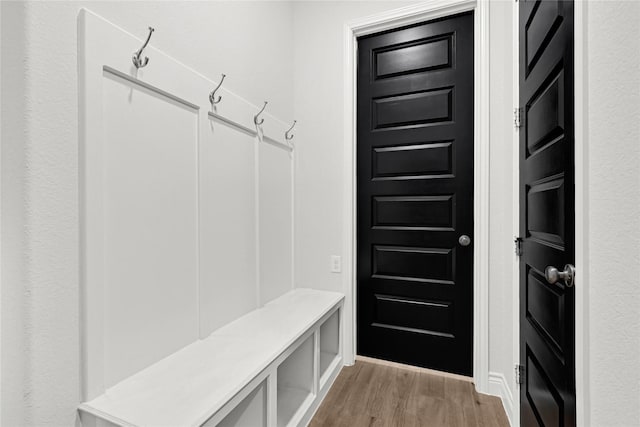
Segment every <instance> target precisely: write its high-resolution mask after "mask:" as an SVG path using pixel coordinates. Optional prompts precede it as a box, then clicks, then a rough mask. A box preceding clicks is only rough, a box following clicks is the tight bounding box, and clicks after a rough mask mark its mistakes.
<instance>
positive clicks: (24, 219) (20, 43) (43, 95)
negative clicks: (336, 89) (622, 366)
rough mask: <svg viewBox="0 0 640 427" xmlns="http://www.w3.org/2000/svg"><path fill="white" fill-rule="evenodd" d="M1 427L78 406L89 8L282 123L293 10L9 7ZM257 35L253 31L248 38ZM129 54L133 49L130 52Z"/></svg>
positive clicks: (289, 107) (66, 416)
mask: <svg viewBox="0 0 640 427" xmlns="http://www.w3.org/2000/svg"><path fill="white" fill-rule="evenodd" d="M0 4H1V6H0V7H2V14H1V15H2V30H1V31H2V47H3V49H2V64H3V69H2V94H3V97H2V113H3V115H2V118H3V123H2V156H1V157H2V166H1V172H2V206H3V211H2V226H3V235H2V248H1V252H2V298H3V299H2V306H1V310H0V311H1V313H2V322H1V324H2V331H1V337H2V345H1V348H2V379H1V386H2V390H3V391H4V393H3V395H2V402H1V403H2V405H1V406H2V420H1V424H2V425H7V426H10V425H38V426H68V425H72V424H73V421H74V418H75V407H76V405H77V404H78V403H79V390H80V380H79V372H80V364H79V355H80V348H79V324H80V320H79V301H80V295H79V274H78V272H79V262H78V259H79V250H80V249H79V245H78V239H79V236H78V104H77V99H78V93H77V87H78V82H77V57H76V52H77V40H76V32H77V21H76V20H77V14H78V10H79V9H80V8H81V7H88V8H89V9H91V10H93V11H94V12H96V13H98V14H100V15H102V16H103V17H105V18H106V19H108V20H110V21H112V22H114V23H116V24H117V25H119V26H121V27H123V28H124V29H125V30H127V31H129V32H131V33H133V34H136V35H139V36H140V37H143V36H145V35H146V31H147V30H146V28H147V26H148V25H152V26H154V27H155V28H156V32H155V33H154V35H153V38H152V41H151V43H152V44H153V45H154V46H156V47H158V48H160V49H162V50H163V51H165V52H166V53H168V54H169V55H171V56H173V57H175V58H177V59H178V60H180V61H181V62H183V63H184V64H186V65H188V66H190V67H192V68H194V69H196V70H198V71H199V72H200V73H202V74H204V75H206V76H209V77H210V78H212V79H214V80H217V78H218V77H217V76H219V74H220V73H223V72H224V73H226V74H227V79H226V80H225V85H228V87H230V88H232V89H233V90H235V91H237V92H238V93H239V94H240V95H242V96H243V97H245V98H247V99H248V100H250V101H252V102H254V103H256V104H259V103H260V102H261V101H262V100H263V99H266V100H269V101H270V103H269V109H270V111H271V112H272V113H274V114H275V115H276V116H278V117H281V118H283V119H287V118H290V117H292V116H293V102H292V101H293V86H292V81H293V67H292V65H293V59H292V56H291V52H292V49H293V46H292V43H293V42H292V39H293V37H292V19H293V18H292V5H291V4H290V3H287V2H268V3H267V2H221V3H218V2H87V3H81V2H29V3H17V2H16V3H14V2H1V3H0ZM248 29H251V31H247V30H248ZM137 48H138V46H132V48H131V51H126V52H123V53H122V54H123V55H126V56H130V55H131V53H132V52H133V51H134V50H136V49H137Z"/></svg>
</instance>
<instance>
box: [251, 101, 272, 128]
mask: <svg viewBox="0 0 640 427" xmlns="http://www.w3.org/2000/svg"><path fill="white" fill-rule="evenodd" d="M268 103H269V102H268V101H264V105H263V106H262V109H261V110H260V111H258V114H256V115H255V116H253V123H255V124H256V125H261V124H262V123H264V119H261V120H258V117H260V114H262V112H263V111H264V109H265V108H267V104H268Z"/></svg>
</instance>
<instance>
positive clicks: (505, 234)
mask: <svg viewBox="0 0 640 427" xmlns="http://www.w3.org/2000/svg"><path fill="white" fill-rule="evenodd" d="M489 13H490V16H489V19H490V22H489V44H490V48H489V56H490V61H489V74H490V77H489V78H490V81H489V86H490V88H489V99H490V109H491V111H490V114H489V120H490V124H489V141H490V142H489V143H490V160H489V163H490V168H491V170H490V172H489V182H490V184H489V188H490V193H489V197H490V199H489V372H490V373H492V374H493V375H498V376H499V375H500V374H502V375H504V379H505V383H506V384H505V385H506V386H507V387H509V392H510V393H511V397H512V398H514V397H516V404H517V390H518V389H517V387H516V384H515V378H514V365H515V363H517V360H514V353H513V349H514V338H515V337H514V334H513V332H514V327H513V319H514V316H515V315H516V314H517V312H518V309H519V308H518V307H514V306H513V298H514V296H515V295H514V293H516V294H517V292H518V283H517V282H514V280H513V263H514V262H516V259H515V254H514V250H513V238H514V229H513V226H512V224H513V214H514V209H515V208H516V207H517V204H518V202H517V200H514V198H513V168H514V167H517V165H514V162H513V154H514V152H513V150H514V149H516V148H517V146H518V145H517V144H518V142H517V140H514V133H513V25H512V22H513V3H511V2H502V1H500V2H491V3H490V5H489ZM493 375H491V382H490V385H489V387H490V391H491V393H493V394H498V395H501V394H502V393H503V391H502V390H501V388H500V387H499V384H498V383H496V382H495V378H494V377H493Z"/></svg>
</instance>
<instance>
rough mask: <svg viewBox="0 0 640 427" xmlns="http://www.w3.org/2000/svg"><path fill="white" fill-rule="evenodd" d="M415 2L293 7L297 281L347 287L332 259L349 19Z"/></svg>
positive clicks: (337, 249) (338, 244) (339, 241)
mask: <svg viewBox="0 0 640 427" xmlns="http://www.w3.org/2000/svg"><path fill="white" fill-rule="evenodd" d="M413 3H415V2H399V1H398V2H394V1H369V2H363V1H349V2H337V1H334V2H330V1H318V2H296V3H295V4H294V18H295V19H294V34H295V35H296V38H295V41H294V110H295V114H296V118H297V119H298V120H299V121H300V123H301V126H300V130H299V131H298V136H299V137H300V141H304V142H301V143H299V144H298V145H297V150H296V191H295V204H296V210H295V212H296V214H295V217H296V225H295V233H294V234H295V248H296V255H295V263H296V267H295V283H296V284H297V285H298V286H310V287H313V288H316V289H327V290H335V291H342V275H340V274H335V273H331V272H330V262H329V260H330V256H331V255H344V254H342V245H343V230H342V221H343V213H344V211H343V209H344V207H343V197H344V195H343V190H344V178H343V170H342V169H343V166H344V161H343V154H344V150H343V143H344V141H343V136H344V120H345V117H344V111H343V100H344V92H343V90H344V84H343V81H342V80H343V70H344V68H343V67H344V65H343V58H344V53H343V45H344V40H343V34H344V24H345V23H346V22H348V21H351V20H354V19H357V18H362V17H364V16H368V15H372V14H375V13H379V12H383V11H386V10H391V9H396V8H400V7H403V6H407V5H409V4H413Z"/></svg>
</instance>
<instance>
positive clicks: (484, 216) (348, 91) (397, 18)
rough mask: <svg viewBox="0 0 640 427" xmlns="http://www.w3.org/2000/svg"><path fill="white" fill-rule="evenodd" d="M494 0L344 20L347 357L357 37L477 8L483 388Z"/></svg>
mask: <svg viewBox="0 0 640 427" xmlns="http://www.w3.org/2000/svg"><path fill="white" fill-rule="evenodd" d="M488 9H489V4H488V2H486V1H483V0H478V1H476V0H429V1H425V2H423V3H420V4H417V5H412V6H409V7H404V8H399V9H394V10H391V11H387V12H383V13H380V14H376V15H372V16H368V17H365V18H361V19H357V20H354V21H350V22H347V23H345V25H344V36H343V39H344V52H343V54H344V57H343V65H344V69H343V71H344V76H343V80H344V115H345V117H346V118H347V119H346V120H345V122H344V178H345V188H344V213H343V227H344V233H343V235H344V241H343V254H344V257H345V263H344V266H343V267H344V276H343V291H344V294H345V316H344V322H343V328H344V330H343V334H342V336H343V337H344V338H343V340H344V342H343V347H342V348H343V357H344V361H345V364H347V365H352V364H354V363H355V354H356V342H357V340H356V334H357V331H356V300H357V298H356V292H357V289H356V268H355V267H356V205H355V203H356V176H355V175H356V164H355V162H356V120H357V118H356V105H357V104H356V66H357V57H356V55H357V37H360V36H363V35H367V34H374V33H377V32H381V31H385V30H390V29H394V28H399V27H403V26H406V25H411V24H416V23H419V22H424V21H428V20H432V19H437V18H442V17H446V16H450V15H455V14H458V13H463V12H469V11H474V12H475V14H474V230H475V231H474V234H475V236H474V237H475V242H474V250H473V262H474V268H473V282H474V287H473V298H474V302H473V307H474V310H473V379H474V383H475V385H476V389H477V390H478V391H479V392H482V393H486V392H488V382H489V297H488V295H489V292H488V288H489V28H488V24H489V10H488Z"/></svg>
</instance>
